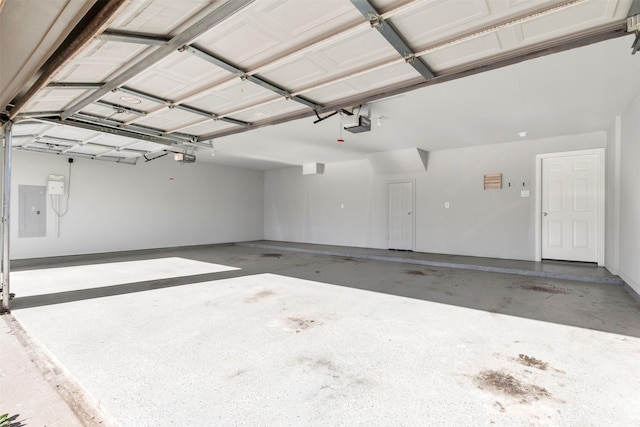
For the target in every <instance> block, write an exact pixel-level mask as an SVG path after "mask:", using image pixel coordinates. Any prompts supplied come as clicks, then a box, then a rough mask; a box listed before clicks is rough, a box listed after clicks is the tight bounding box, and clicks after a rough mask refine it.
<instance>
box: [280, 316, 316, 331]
mask: <svg viewBox="0 0 640 427" xmlns="http://www.w3.org/2000/svg"><path fill="white" fill-rule="evenodd" d="M287 322H288V323H289V326H290V327H291V328H292V329H294V330H295V331H296V333H300V332H301V331H304V330H306V329H309V328H310V327H312V326H316V325H319V324H320V322H316V320H315V319H306V318H304V317H289V318H287Z"/></svg>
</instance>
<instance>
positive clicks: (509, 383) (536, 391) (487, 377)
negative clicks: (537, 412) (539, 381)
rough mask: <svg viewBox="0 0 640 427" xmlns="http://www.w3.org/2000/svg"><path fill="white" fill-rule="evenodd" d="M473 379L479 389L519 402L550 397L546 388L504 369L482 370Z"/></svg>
mask: <svg viewBox="0 0 640 427" xmlns="http://www.w3.org/2000/svg"><path fill="white" fill-rule="evenodd" d="M475 381H476V383H477V385H478V387H479V388H480V389H483V390H488V391H491V392H494V393H496V392H497V393H501V394H505V395H508V396H511V397H513V398H514V399H517V400H518V402H519V403H530V402H533V401H536V400H540V399H544V398H551V397H552V395H551V393H549V392H548V391H547V389H545V388H543V387H540V386H537V385H535V384H528V383H525V382H524V381H521V380H519V379H517V378H515V377H514V376H513V375H511V374H510V373H508V372H504V371H494V370H486V371H482V372H480V373H479V374H478V375H476V377H475Z"/></svg>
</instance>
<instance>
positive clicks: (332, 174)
mask: <svg viewBox="0 0 640 427" xmlns="http://www.w3.org/2000/svg"><path fill="white" fill-rule="evenodd" d="M606 143H607V133H606V132H594V133H589V134H582V135H570V136H563V137H556V138H547V139H540V140H530V141H519V142H513V143H507V144H494V145H485V146H479V147H471V148H461V149H453V150H441V151H433V152H431V153H429V162H428V167H427V171H426V172H422V173H413V174H406V175H375V174H374V173H373V171H372V169H371V167H370V165H369V163H368V161H366V160H356V161H351V162H344V163H334V164H328V165H326V169H325V173H324V175H307V176H303V175H302V172H301V169H300V168H285V169H277V170H270V171H267V172H266V173H265V223H264V224H265V238H266V239H269V240H282V241H293V242H306V243H323V244H333V245H344V246H359V247H372V248H386V227H387V217H386V215H387V214H386V209H387V201H386V197H387V195H386V191H387V182H388V181H391V180H402V179H409V180H415V183H416V213H415V214H416V250H417V251H420V252H434V253H448V254H460V255H473V256H485V257H497V258H511V259H524V260H533V259H534V231H535V230H534V197H533V196H534V193H535V191H534V190H535V188H534V185H535V182H534V180H535V156H536V154H541V153H549V152H560V151H572V150H580V149H589V148H600V147H605V146H606ZM487 173H502V174H503V182H504V188H503V189H502V190H483V176H484V174H487ZM509 182H511V185H512V186H511V187H508V186H507V184H508V183H509ZM523 182H524V183H525V186H524V187H523V186H522V183H523ZM523 188H524V189H528V190H530V193H531V197H529V198H521V197H520V191H521V190H522V189H523ZM445 201H448V202H450V206H451V207H450V208H449V209H445V208H444V202H445ZM341 204H344V209H341V207H340V205H341Z"/></svg>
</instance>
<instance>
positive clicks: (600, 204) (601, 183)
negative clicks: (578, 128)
mask: <svg viewBox="0 0 640 427" xmlns="http://www.w3.org/2000/svg"><path fill="white" fill-rule="evenodd" d="M589 154H595V155H597V156H598V160H597V162H598V183H597V193H598V194H597V215H598V219H597V227H598V232H597V237H598V246H597V248H596V251H597V257H598V267H603V266H604V243H605V242H604V239H605V233H604V231H605V230H604V227H605V218H604V215H605V197H606V194H605V177H606V173H605V167H606V159H605V149H604V148H593V149H590V150H578V151H564V152H560V153H545V154H538V155H536V196H535V217H534V222H535V234H534V241H535V252H534V256H535V259H534V261H536V262H540V261H542V161H543V160H545V159H553V158H558V157H571V156H583V155H589Z"/></svg>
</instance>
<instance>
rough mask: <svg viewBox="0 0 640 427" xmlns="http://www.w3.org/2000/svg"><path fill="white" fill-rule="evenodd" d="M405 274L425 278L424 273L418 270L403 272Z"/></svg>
mask: <svg viewBox="0 0 640 427" xmlns="http://www.w3.org/2000/svg"><path fill="white" fill-rule="evenodd" d="M405 274H411V275H413V276H426V274H425V273H424V271H420V270H407V271H405Z"/></svg>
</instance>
